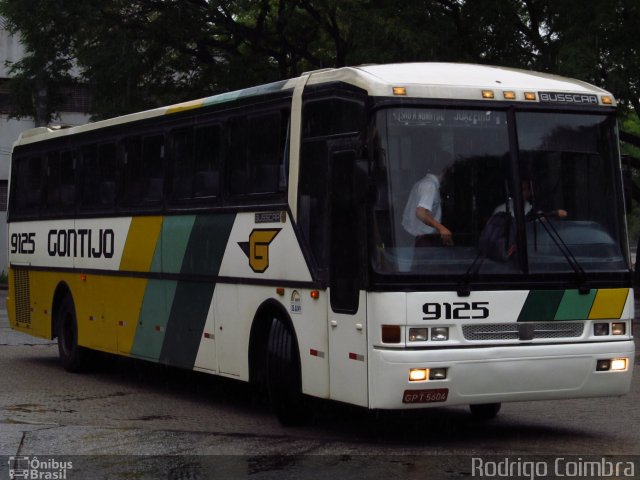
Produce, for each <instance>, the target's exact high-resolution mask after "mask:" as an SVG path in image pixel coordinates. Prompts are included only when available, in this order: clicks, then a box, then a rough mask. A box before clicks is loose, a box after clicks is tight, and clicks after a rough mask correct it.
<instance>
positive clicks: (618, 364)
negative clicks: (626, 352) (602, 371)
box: [611, 358, 627, 372]
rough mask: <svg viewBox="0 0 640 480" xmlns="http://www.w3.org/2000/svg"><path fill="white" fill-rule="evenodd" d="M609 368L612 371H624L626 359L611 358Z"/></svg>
mask: <svg viewBox="0 0 640 480" xmlns="http://www.w3.org/2000/svg"><path fill="white" fill-rule="evenodd" d="M611 370H612V371H614V372H625V371H626V370H627V359H626V358H614V359H613V360H611Z"/></svg>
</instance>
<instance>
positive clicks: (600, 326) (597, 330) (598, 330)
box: [593, 323, 609, 337]
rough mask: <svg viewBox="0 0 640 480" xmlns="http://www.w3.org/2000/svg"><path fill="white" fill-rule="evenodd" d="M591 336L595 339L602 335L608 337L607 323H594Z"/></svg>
mask: <svg viewBox="0 0 640 480" xmlns="http://www.w3.org/2000/svg"><path fill="white" fill-rule="evenodd" d="M593 334H594V335H595V336H596V337H601V336H603V335H609V324H608V323H594V324H593Z"/></svg>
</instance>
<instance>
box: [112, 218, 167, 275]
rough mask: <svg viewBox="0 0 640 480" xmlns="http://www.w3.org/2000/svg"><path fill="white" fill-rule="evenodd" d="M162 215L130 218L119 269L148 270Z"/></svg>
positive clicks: (130, 270)
mask: <svg viewBox="0 0 640 480" xmlns="http://www.w3.org/2000/svg"><path fill="white" fill-rule="evenodd" d="M161 228H162V217H134V218H132V219H131V225H130V226H129V233H128V235H127V243H126V244H125V246H124V251H123V252H122V260H120V270H124V271H129V272H148V271H149V269H150V268H151V261H152V260H153V255H154V253H155V251H156V245H157V243H158V238H159V237H160V229H161Z"/></svg>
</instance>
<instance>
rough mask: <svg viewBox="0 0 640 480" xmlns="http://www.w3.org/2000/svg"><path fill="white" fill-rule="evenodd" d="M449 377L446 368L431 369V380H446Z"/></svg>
mask: <svg viewBox="0 0 640 480" xmlns="http://www.w3.org/2000/svg"><path fill="white" fill-rule="evenodd" d="M446 378H447V369H446V368H431V369H430V370H429V380H445V379H446Z"/></svg>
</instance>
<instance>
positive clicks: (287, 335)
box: [266, 318, 305, 426]
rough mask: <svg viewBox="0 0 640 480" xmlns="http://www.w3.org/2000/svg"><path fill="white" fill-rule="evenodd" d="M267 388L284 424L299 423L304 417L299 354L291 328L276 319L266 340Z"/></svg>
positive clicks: (272, 405) (274, 408) (276, 412)
mask: <svg viewBox="0 0 640 480" xmlns="http://www.w3.org/2000/svg"><path fill="white" fill-rule="evenodd" d="M266 366H267V369H266V370H267V375H266V377H267V391H268V393H269V400H270V402H271V408H272V409H273V411H274V413H275V414H276V417H277V418H278V420H279V421H280V423H281V424H282V425H285V426H287V425H300V424H301V423H303V419H304V416H305V411H304V406H303V402H302V400H303V399H302V382H301V379H300V357H299V355H298V348H297V345H296V342H295V339H294V336H293V333H292V332H291V329H290V328H289V327H288V326H287V325H286V324H285V323H284V322H283V321H282V320H280V319H278V318H274V319H273V321H272V323H271V330H270V331H269V340H268V343H267V365H266Z"/></svg>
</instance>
